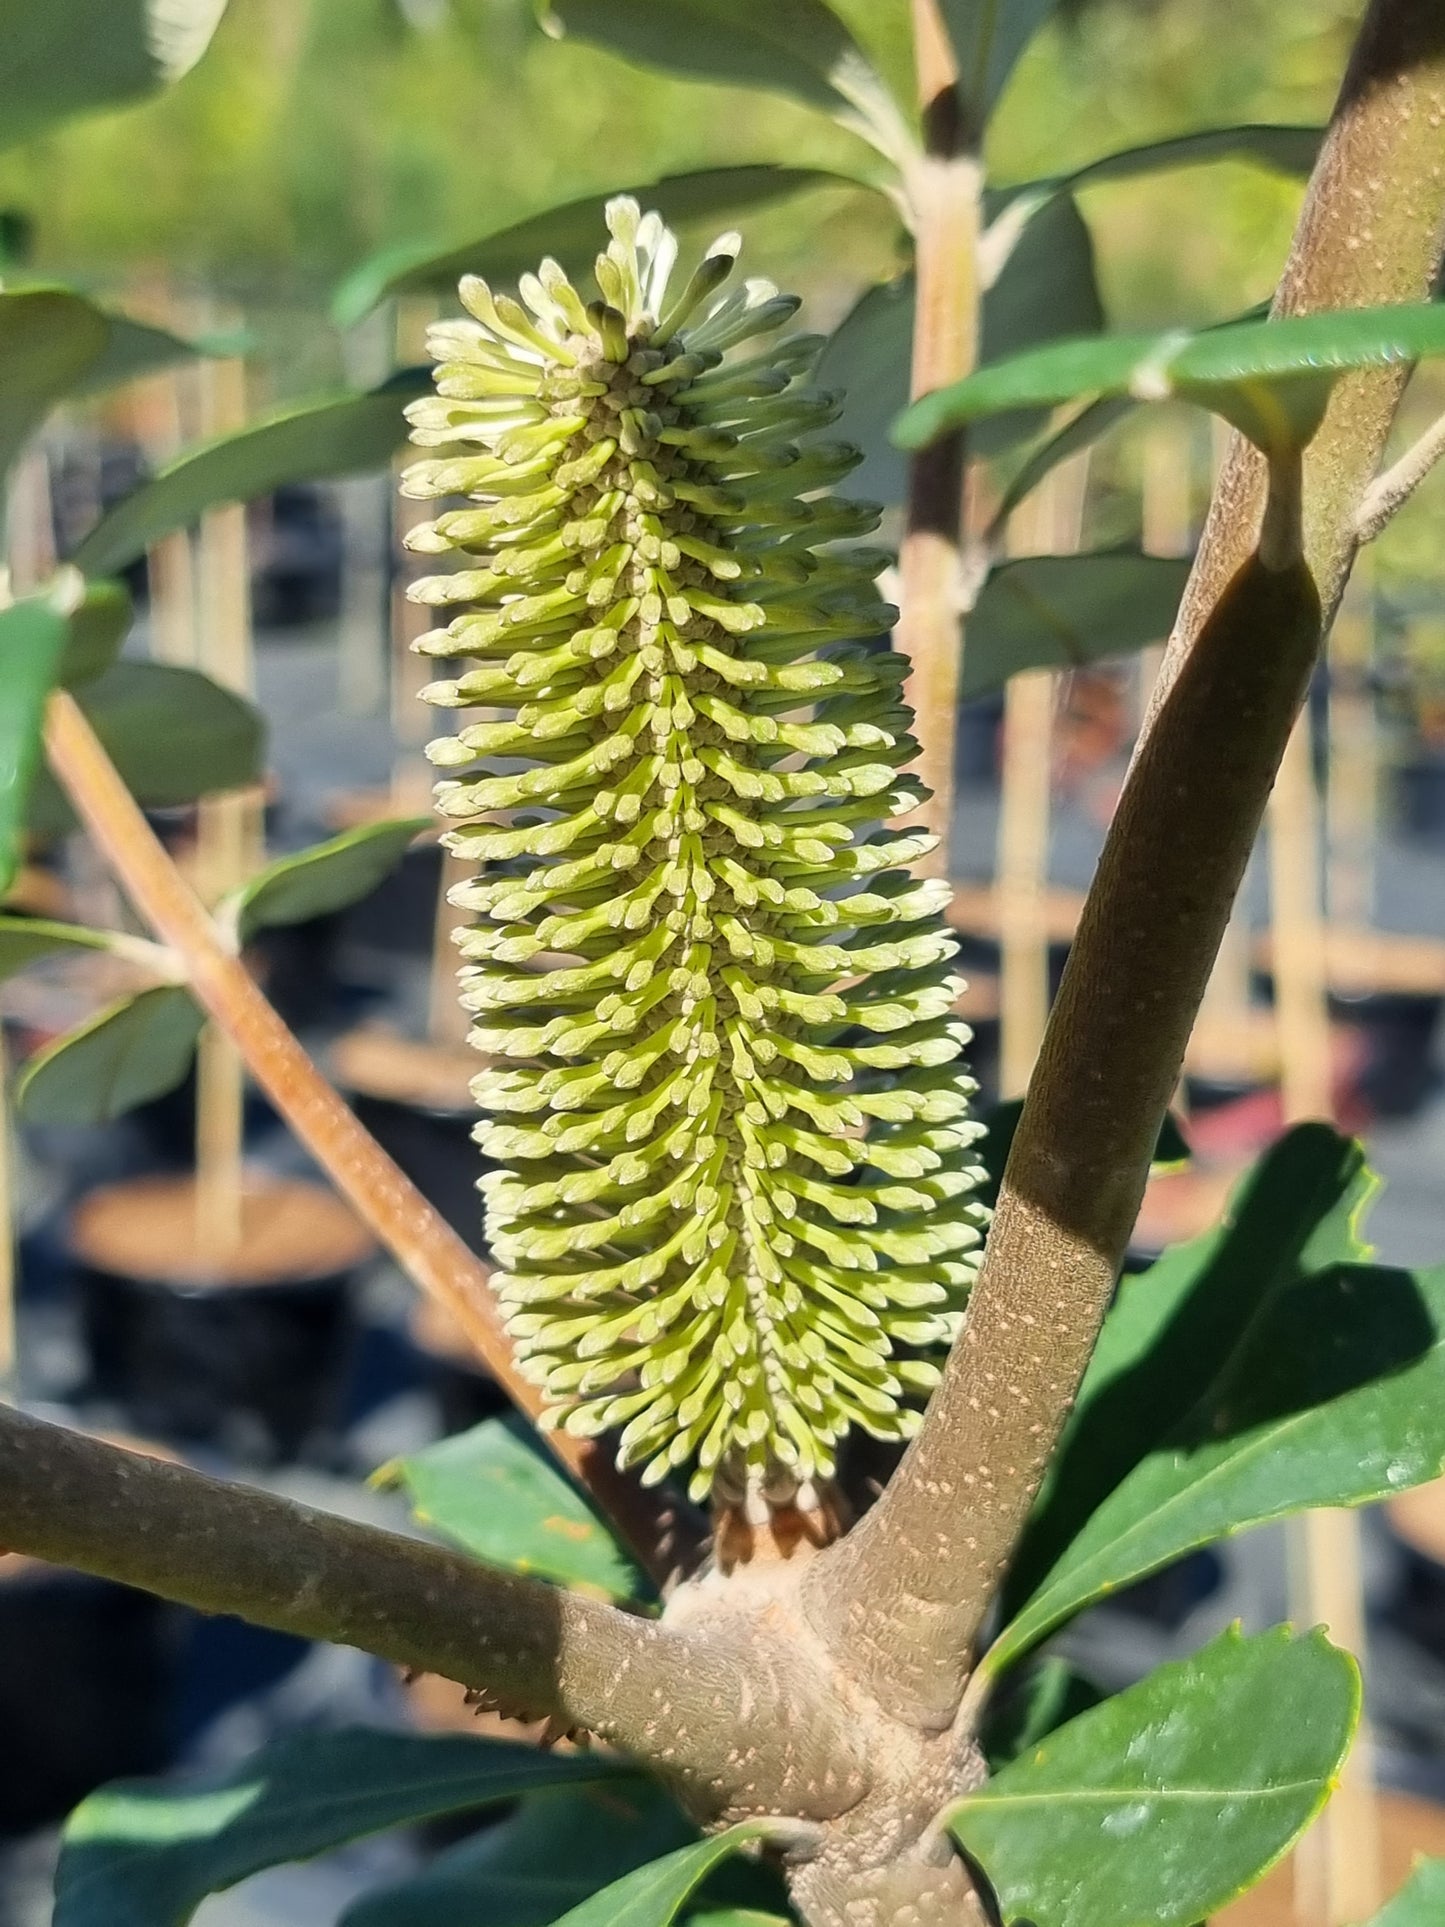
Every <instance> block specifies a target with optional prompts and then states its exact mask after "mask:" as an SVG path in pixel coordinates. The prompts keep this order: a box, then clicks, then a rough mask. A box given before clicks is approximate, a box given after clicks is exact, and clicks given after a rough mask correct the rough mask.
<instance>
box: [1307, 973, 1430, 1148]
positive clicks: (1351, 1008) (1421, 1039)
mask: <svg viewBox="0 0 1445 1927" xmlns="http://www.w3.org/2000/svg"><path fill="white" fill-rule="evenodd" d="M1442 1004H1445V985H1442V986H1441V989H1440V991H1439V992H1438V993H1434V992H1426V991H1403V990H1376V991H1369V992H1366V993H1364V994H1362V995H1359V996H1354V997H1347V996H1339V995H1337V996H1335V997H1333V998H1332V999H1331V1006H1332V1009H1333V1012H1334V1014H1335V1016H1337V1017H1338V1018H1340V1019H1341V1020H1342V1021H1343V1022H1345V1023H1347V1024H1350V1025H1353V1026H1355V1027H1357V1028H1358V1029H1359V1030H1360V1031H1362V1032H1363V1034H1364V1040H1365V1061H1364V1065H1363V1067H1362V1068H1361V1071H1360V1077H1359V1085H1360V1092H1361V1095H1362V1096H1363V1097H1364V1099H1365V1100H1366V1102H1367V1103H1368V1104H1369V1106H1370V1109H1371V1110H1372V1111H1373V1112H1374V1113H1375V1114H1376V1115H1377V1116H1379V1117H1413V1116H1414V1114H1415V1112H1416V1111H1418V1110H1419V1108H1420V1106H1421V1105H1422V1104H1423V1103H1424V1101H1425V1099H1426V1098H1427V1097H1428V1096H1429V1095H1430V1092H1431V1091H1432V1090H1433V1089H1434V1087H1435V1084H1436V1082H1437V1080H1438V1072H1437V1069H1436V1066H1435V1060H1434V1045H1435V1035H1436V1031H1437V1030H1438V1028H1439V1023H1440V1009H1441V1006H1442Z"/></svg>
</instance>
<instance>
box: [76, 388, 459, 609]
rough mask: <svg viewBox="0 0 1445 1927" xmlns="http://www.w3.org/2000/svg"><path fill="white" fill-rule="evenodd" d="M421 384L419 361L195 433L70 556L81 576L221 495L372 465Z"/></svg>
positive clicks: (388, 448) (388, 450) (140, 550)
mask: <svg viewBox="0 0 1445 1927" xmlns="http://www.w3.org/2000/svg"><path fill="white" fill-rule="evenodd" d="M430 387H431V381H430V377H429V375H428V374H427V373H426V371H425V370H421V369H407V370H404V371H403V372H402V373H401V374H399V375H395V376H393V377H392V379H391V380H390V381H388V382H386V383H384V384H383V385H382V386H381V387H380V388H374V389H372V390H371V391H370V392H369V393H364V394H355V395H336V396H331V397H328V398H326V399H325V400H322V401H313V402H306V403H303V404H301V405H300V406H297V407H291V408H286V409H282V410H281V411H279V412H278V413H276V414H274V415H269V416H266V417H265V418H263V419H262V420H260V421H257V422H253V423H251V424H250V426H249V427H246V428H242V429H239V430H238V431H237V432H236V433H235V434H234V435H224V436H221V437H219V438H218V439H217V440H215V441H212V442H205V443H203V444H202V445H201V446H200V447H199V448H195V449H192V450H191V451H190V452H189V453H187V454H185V455H183V456H181V458H180V459H179V461H175V462H172V463H171V465H170V466H169V467H168V468H163V469H162V470H161V471H160V472H159V474H157V475H155V476H153V477H152V478H151V480H150V481H148V482H142V483H141V485H140V487H139V488H136V489H133V490H132V491H131V493H130V494H129V495H127V496H126V497H125V498H124V500H122V501H120V502H117V504H116V505H115V507H114V508H113V509H110V510H109V511H108V512H107V513H106V514H105V515H103V516H102V517H101V519H100V521H99V522H97V524H96V525H95V527H94V528H93V529H92V530H91V531H90V534H89V535H87V536H86V537H85V539H84V541H83V542H82V543H81V544H80V546H79V547H78V548H77V549H76V551H75V553H74V555H73V556H72V557H71V560H72V561H73V562H74V563H75V565H76V567H77V568H79V569H83V570H84V571H85V573H86V574H87V575H110V574H112V573H113V572H114V571H115V570H117V569H123V568H124V567H125V566H126V565H127V563H130V562H134V561H135V560H136V559H137V558H138V557H139V556H142V555H144V553H145V551H146V550H147V549H148V548H149V547H150V545H151V544H152V543H153V542H156V541H158V540H159V539H160V537H161V536H163V535H169V534H170V533H171V532H172V531H173V530H175V529H183V528H188V527H190V525H191V524H192V523H193V522H197V521H199V520H200V518H201V516H202V515H203V514H204V513H205V511H206V510H207V509H210V508H215V507H217V506H218V505H220V504H221V503H224V502H251V501H254V500H255V499H256V497H257V496H260V495H269V494H270V492H271V491H272V489H275V488H279V487H280V486H281V484H282V483H283V482H303V481H321V480H324V479H326V478H327V477H329V476H337V475H352V474H356V473H358V472H362V471H365V470H367V469H373V468H381V467H382V466H383V465H384V464H385V463H386V462H388V461H389V460H390V459H391V457H392V456H393V455H394V454H395V453H396V451H397V449H398V448H400V447H401V446H402V444H403V442H405V440H406V436H407V424H406V418H405V416H404V414H403V412H402V411H403V409H404V408H405V406H406V404H407V402H408V401H410V400H412V399H413V398H414V397H416V396H417V395H420V394H423V393H426V392H428V391H429V390H430Z"/></svg>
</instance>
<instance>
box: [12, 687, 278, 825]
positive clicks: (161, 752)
mask: <svg viewBox="0 0 1445 1927" xmlns="http://www.w3.org/2000/svg"><path fill="white" fill-rule="evenodd" d="M76 700H77V701H78V702H79V704H80V706H81V708H82V709H83V710H84V711H85V714H86V716H87V718H88V719H89V721H90V723H91V725H92V727H93V728H94V730H95V732H96V734H97V735H98V736H99V737H100V740H101V742H102V743H103V744H104V746H105V749H106V752H107V754H108V755H109V757H110V759H111V761H112V762H113V763H114V764H115V766H116V768H117V769H118V770H119V771H120V774H121V776H122V777H123V778H124V780H125V783H126V787H127V788H128V789H129V790H130V792H131V794H132V795H133V796H134V797H135V798H136V799H137V800H138V801H139V802H141V803H143V804H145V805H147V807H149V808H154V809H165V808H169V807H171V806H172V805H175V804H178V803H189V802H193V801H194V800H195V798H196V797H198V796H209V795H211V794H212V793H213V792H215V791H218V790H233V789H243V788H245V787H246V785H247V784H249V783H254V782H256V781H258V780H259V778H260V776H261V774H262V771H263V770H264V768H265V724H264V722H263V720H262V717H261V713H260V711H259V710H258V709H257V708H256V707H255V705H254V704H252V703H249V702H247V701H246V699H245V698H244V697H243V696H238V695H236V694H235V693H234V691H232V690H229V689H223V688H222V687H221V685H220V684H219V683H216V682H212V681H211V679H210V677H209V676H203V675H202V674H201V673H200V671H199V670H197V669H182V668H180V667H178V666H177V665H175V664H172V663H162V662H118V663H116V664H115V665H114V666H113V667H112V668H110V669H107V670H106V671H105V673H104V674H103V675H100V676H97V677H96V678H95V680H94V681H93V682H88V683H86V684H84V686H83V687H82V688H80V689H79V690H77V692H76ZM27 821H28V824H29V827H30V829H31V830H32V831H33V832H34V833H35V834H36V835H37V836H61V835H64V834H65V832H66V831H67V830H69V829H70V828H71V827H72V826H73V825H74V822H75V817H74V815H73V813H72V811H71V808H70V805H69V804H68V803H67V802H66V800H65V798H64V796H63V795H62V793H61V791H60V788H59V786H58V785H57V784H56V782H55V780H54V778H53V777H51V776H50V775H49V774H48V773H47V772H45V771H42V772H40V773H39V774H38V775H37V777H36V781H35V785H34V788H33V789H32V791H31V797H30V810H29V815H28V819H27Z"/></svg>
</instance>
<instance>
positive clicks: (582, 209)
mask: <svg viewBox="0 0 1445 1927" xmlns="http://www.w3.org/2000/svg"><path fill="white" fill-rule="evenodd" d="M816 188H834V189H837V188H845V189H849V190H851V191H853V192H855V193H859V194H862V193H868V194H872V193H874V192H875V191H876V190H874V189H873V188H870V187H869V186H868V185H867V183H866V182H863V181H857V180H854V179H853V178H852V177H851V176H849V175H847V174H839V173H834V172H832V171H830V170H829V169H826V168H821V167H773V166H768V165H754V166H739V167H707V168H700V169H698V170H697V171H696V172H694V173H688V174H669V175H664V176H663V178H662V179H661V180H650V181H642V182H639V183H637V184H636V185H634V186H632V187H627V188H620V189H618V190H617V192H619V193H625V194H630V195H632V197H633V199H634V200H636V201H637V202H638V203H639V204H640V205H641V206H642V207H643V208H654V207H655V208H656V209H657V211H658V213H659V214H661V215H662V217H663V219H664V220H665V221H667V222H668V224H669V225H670V226H672V227H674V228H676V229H678V231H679V232H680V233H681V234H684V235H686V234H688V233H689V232H695V231H696V230H697V228H698V227H699V226H700V225H701V224H702V223H704V222H705V223H707V224H708V225H709V227H715V226H716V224H717V223H718V222H719V221H724V220H728V219H730V218H732V217H734V216H736V215H738V214H742V213H746V212H748V211H749V210H751V209H753V208H758V207H766V206H767V205H769V204H770V203H771V202H774V201H782V200H787V199H789V198H791V196H793V195H795V194H804V193H808V192H809V191H811V190H813V189H816ZM610 198H611V190H603V189H601V188H599V189H598V190H596V192H594V193H591V194H582V195H579V196H578V197H577V198H576V199H575V200H572V201H564V202H562V203H561V204H560V205H559V206H557V207H550V208H546V209H545V210H543V212H541V213H540V214H530V215H528V216H527V217H526V219H525V220H521V221H514V222H512V223H511V224H510V225H509V226H507V227H504V228H496V229H493V230H492V231H491V232H489V233H483V234H479V235H476V236H474V237H473V238H472V239H470V240H466V241H457V242H451V243H449V244H448V245H446V246H445V247H442V248H436V247H425V248H421V249H417V248H415V247H408V248H400V249H397V248H391V249H388V250H387V251H386V252H385V253H383V254H378V255H376V256H374V257H373V258H372V259H371V260H370V261H367V262H365V263H363V265H362V266H361V267H360V268H358V269H357V270H356V272H355V273H354V274H352V275H349V276H348V277H347V279H346V280H345V281H343V282H342V284H341V286H340V287H339V288H338V289H337V291H336V295H335V298H334V301H333V311H334V313H335V316H336V319H337V321H338V322H340V323H341V325H342V326H343V327H347V326H350V324H351V323H353V322H356V321H359V320H360V319H361V318H362V316H363V315H366V314H369V313H370V312H371V310H372V309H373V308H374V307H375V306H376V305H377V303H378V302H379V301H384V300H386V299H387V297H388V296H390V295H397V294H439V295H444V296H448V297H450V298H452V299H453V300H454V299H455V298H456V291H457V283H458V281H460V279H461V277H462V276H463V275H464V274H480V275H485V276H486V277H487V278H488V279H489V280H491V281H493V282H495V283H496V284H497V285H498V286H500V287H508V286H510V285H511V284H512V283H514V282H515V281H516V280H517V278H518V277H519V276H520V275H523V274H530V273H534V272H535V271H536V268H537V264H538V262H540V261H541V260H542V258H543V256H544V255H548V254H550V255H551V256H552V257H553V258H554V259H555V260H557V261H560V262H561V264H562V266H563V267H564V268H566V269H567V271H568V273H569V274H582V273H585V271H586V270H587V269H589V268H590V267H591V265H592V263H593V261H594V260H595V259H596V258H597V256H598V254H599V253H600V252H601V245H602V241H603V240H604V239H605V238H606V230H605V229H604V227H603V223H602V209H603V206H604V204H605V203H606V201H607V200H609V199H610ZM702 238H703V240H704V241H707V240H710V239H711V238H712V236H711V234H710V233H709V234H706V235H704V236H703V237H702ZM905 399H906V397H905Z"/></svg>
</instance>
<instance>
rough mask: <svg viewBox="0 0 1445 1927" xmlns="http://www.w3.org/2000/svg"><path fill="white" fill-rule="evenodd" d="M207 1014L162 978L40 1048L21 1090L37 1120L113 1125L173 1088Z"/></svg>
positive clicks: (28, 1110) (187, 1064)
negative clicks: (117, 1120)
mask: <svg viewBox="0 0 1445 1927" xmlns="http://www.w3.org/2000/svg"><path fill="white" fill-rule="evenodd" d="M204 1023H205V1018H204V1016H203V1014H202V1012H201V1009H200V1006H199V1005H198V1004H196V1003H195V1002H194V1001H193V1000H192V998H191V994H190V992H189V991H187V990H182V989H180V988H179V987H178V986H176V985H174V984H157V985H156V986H155V987H154V988H153V989H151V990H142V991H141V992H140V993H139V994H138V995H137V996H134V997H124V998H122V999H121V1000H120V1002H119V1003H115V1004H110V1005H108V1006H107V1008H106V1009H105V1010H102V1011H100V1012H99V1013H98V1015H96V1016H94V1017H92V1018H90V1019H89V1021H88V1022H86V1023H84V1024H80V1025H78V1026H77V1027H76V1029H74V1030H71V1031H67V1032H66V1033H65V1035H64V1036H63V1037H57V1038H56V1040H55V1042H54V1043H53V1044H47V1045H46V1046H45V1048H44V1049H43V1050H40V1051H37V1052H36V1054H35V1055H34V1057H32V1058H31V1059H30V1061H29V1063H27V1064H26V1066H25V1069H24V1070H23V1071H22V1072H21V1074H20V1081H19V1083H18V1085H17V1086H16V1095H17V1098H18V1101H19V1105H20V1109H21V1111H22V1112H23V1113H24V1115H25V1117H26V1118H28V1119H29V1121H30V1122H31V1123H32V1124H109V1123H112V1122H113V1121H114V1119H116V1118H118V1117H123V1116H124V1115H125V1113H126V1112H127V1111H133V1110H134V1109H135V1107H136V1105H137V1104H147V1103H149V1102H150V1100H151V1099H152V1098H153V1097H163V1096H164V1095H165V1093H166V1092H167V1091H173V1090H174V1089H175V1088H176V1086H177V1084H179V1083H180V1082H181V1080H182V1079H183V1078H184V1077H185V1075H186V1072H187V1071H188V1070H189V1069H190V1067H191V1058H192V1056H193V1055H194V1053H195V1048H196V1040H197V1038H198V1037H199V1036H200V1034H201V1029H202V1026H203V1025H204Z"/></svg>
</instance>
